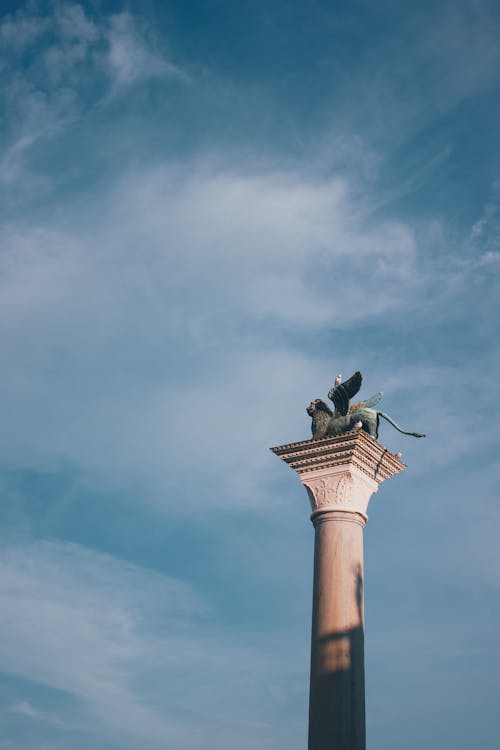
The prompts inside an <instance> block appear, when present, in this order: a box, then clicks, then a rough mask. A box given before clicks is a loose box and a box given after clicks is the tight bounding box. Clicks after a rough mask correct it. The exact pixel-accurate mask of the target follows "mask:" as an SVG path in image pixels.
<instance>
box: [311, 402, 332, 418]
mask: <svg viewBox="0 0 500 750" xmlns="http://www.w3.org/2000/svg"><path fill="white" fill-rule="evenodd" d="M319 411H322V412H326V414H328V416H329V417H333V411H332V410H331V409H330V407H329V406H328V404H325V402H324V401H322V400H321V399H320V398H316V399H314V401H311V403H310V404H309V406H308V407H307V409H306V412H307V413H308V414H309V416H310V417H313V416H314V415H315V414H316V413H317V412H319Z"/></svg>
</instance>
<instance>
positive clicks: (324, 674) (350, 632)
mask: <svg viewBox="0 0 500 750" xmlns="http://www.w3.org/2000/svg"><path fill="white" fill-rule="evenodd" d="M312 520H313V523H314V526H315V544H314V583H313V619H312V632H311V681H310V696H309V750H365V734H366V732H365V686H364V630H363V625H364V624H363V526H364V525H365V518H364V517H363V516H362V515H361V514H358V513H349V512H342V511H332V510H324V511H321V510H319V511H316V512H315V513H313V516H312Z"/></svg>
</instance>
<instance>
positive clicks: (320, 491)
mask: <svg viewBox="0 0 500 750" xmlns="http://www.w3.org/2000/svg"><path fill="white" fill-rule="evenodd" d="M351 483H352V476H351V474H350V473H349V472H345V473H342V474H340V475H336V476H327V477H320V478H319V479H316V480H311V479H308V482H307V484H306V485H305V486H306V488H307V490H308V494H309V500H310V501H311V508H312V510H317V509H318V508H323V507H325V506H342V507H343V506H346V505H350V502H351V501H350V497H349V494H350V493H349V492H348V490H349V487H350V485H351Z"/></svg>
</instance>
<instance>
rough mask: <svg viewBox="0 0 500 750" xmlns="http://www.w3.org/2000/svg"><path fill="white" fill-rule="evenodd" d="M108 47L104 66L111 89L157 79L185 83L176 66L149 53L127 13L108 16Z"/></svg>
mask: <svg viewBox="0 0 500 750" xmlns="http://www.w3.org/2000/svg"><path fill="white" fill-rule="evenodd" d="M108 43H109V51H108V62H109V66H110V69H111V71H112V74H113V78H114V81H115V85H118V86H123V85H128V84H131V83H135V82H136V81H139V80H141V79H147V78H155V77H157V76H160V77H163V76H173V77H174V78H178V79H181V80H187V76H186V74H185V73H184V72H183V71H182V70H181V69H180V68H179V67H178V66H176V65H174V64H173V63H172V62H170V61H169V60H168V59H167V58H166V57H165V56H163V55H161V54H159V53H155V52H153V51H152V50H151V48H150V47H151V45H150V44H148V40H147V39H145V38H143V37H142V36H141V35H140V33H139V32H138V30H137V27H136V23H135V21H134V19H133V17H132V16H131V15H130V13H127V12H124V13H119V14H117V15H114V16H111V18H110V21H109V32H108Z"/></svg>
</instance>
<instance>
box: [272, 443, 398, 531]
mask: <svg viewBox="0 0 500 750" xmlns="http://www.w3.org/2000/svg"><path fill="white" fill-rule="evenodd" d="M271 450H272V451H273V453H275V454H276V455H277V456H279V458H281V459H282V461H285V463H287V464H288V465H289V466H290V467H291V468H292V469H294V470H295V471H296V472H297V474H298V475H299V477H300V481H301V482H302V484H303V485H304V486H305V487H306V489H307V493H308V495H309V500H310V501H311V508H312V511H313V520H314V516H317V515H318V514H326V513H327V512H328V514H329V517H330V516H331V513H332V511H334V512H336V513H337V514H338V515H337V516H336V517H338V518H339V519H340V518H341V517H342V518H346V517H347V516H346V514H349V513H351V514H357V516H358V518H359V517H361V518H362V519H363V520H366V518H367V515H366V510H367V508H368V503H369V501H370V498H371V496H372V494H373V493H374V492H376V491H377V489H378V485H379V484H380V483H381V482H383V481H384V480H385V479H388V478H389V477H392V476H394V475H395V474H397V473H399V472H400V471H402V470H403V469H405V468H406V466H405V464H404V463H403V462H402V461H401V459H400V458H399V456H397V455H395V454H393V453H391V452H390V451H388V450H387V448H384V446H383V445H380V443H379V442H378V441H377V440H375V438H373V437H371V436H370V435H367V434H366V433H365V432H364V431H363V430H352V431H351V432H346V433H343V434H342V435H337V436H335V437H326V438H322V439H320V440H303V441H302V442H300V443H291V444H289V445H280V446H278V447H276V448H271Z"/></svg>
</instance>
